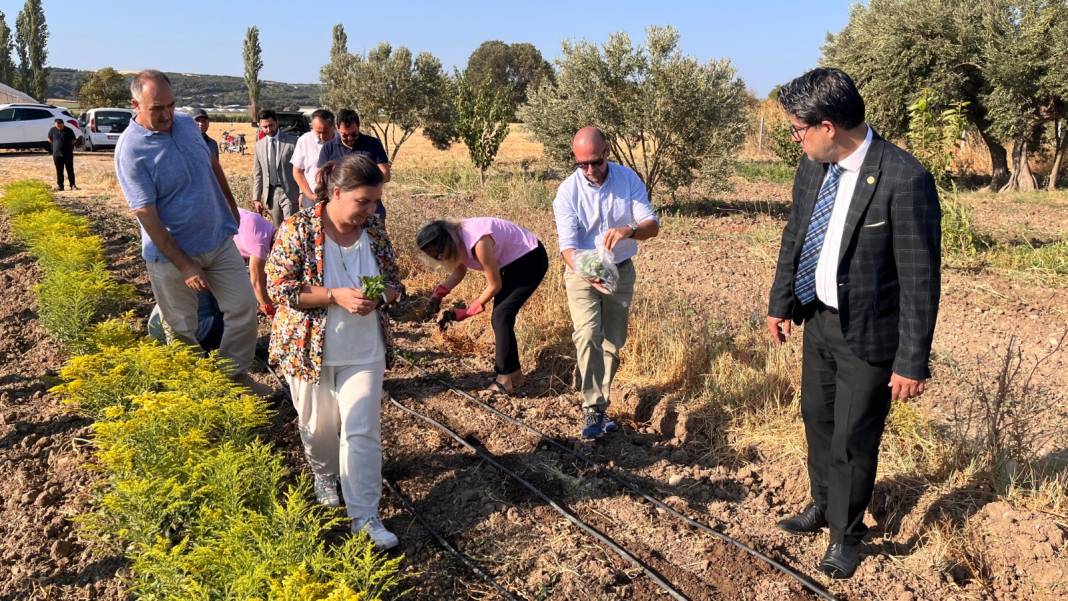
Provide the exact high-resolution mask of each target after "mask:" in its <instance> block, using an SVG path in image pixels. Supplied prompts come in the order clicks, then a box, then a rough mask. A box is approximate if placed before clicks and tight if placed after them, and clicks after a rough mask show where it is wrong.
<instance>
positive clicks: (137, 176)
mask: <svg viewBox="0 0 1068 601" xmlns="http://www.w3.org/2000/svg"><path fill="white" fill-rule="evenodd" d="M130 94H131V95H132V96H133V101H132V105H133V108H134V110H135V111H136V113H137V115H136V117H135V118H134V119H132V120H131V121H130V125H129V127H127V128H126V130H125V131H124V132H123V133H122V136H121V137H120V138H119V142H118V145H117V146H116V148H115V172H116V174H117V175H118V180H119V185H120V187H121V188H122V192H123V194H124V195H125V196H126V203H127V205H129V207H130V209H131V210H132V211H133V213H134V215H135V216H136V217H137V220H138V221H139V222H140V224H141V254H142V256H143V257H144V259H145V263H146V265H147V267H148V278H149V281H150V282H151V283H152V292H153V294H155V296H156V301H157V303H158V304H159V307H160V311H161V313H162V314H163V319H164V320H165V321H166V322H167V324H168V325H169V326H170V327H171V329H172V330H173V331H174V334H175V336H176V337H177V338H178V339H179V340H181V341H182V342H185V343H187V344H192V345H195V344H197V337H196V334H197V325H198V320H197V293H198V292H211V293H212V294H213V295H214V296H215V300H216V301H217V302H218V304H219V309H221V310H222V313H223V323H224V329H223V336H222V340H221V342H220V344H219V354H220V355H222V356H223V357H224V358H225V359H227V360H229V362H230V363H231V364H230V366H229V368H230V372H231V375H233V376H241V375H243V374H245V372H246V371H247V370H248V368H249V365H250V364H251V363H252V356H253V353H254V351H255V346H256V299H255V296H254V295H253V293H252V286H251V284H250V283H249V277H248V272H247V271H246V269H245V263H244V261H243V260H242V259H241V255H240V254H239V253H238V251H237V247H236V246H235V245H234V234H236V233H237V224H238V220H239V217H238V212H237V204H236V203H235V202H234V197H233V194H232V193H231V192H230V187H229V185H227V183H226V176H225V174H224V173H223V170H222V166H220V165H219V161H218V159H217V158H215V157H213V156H212V154H211V152H210V151H209V150H208V147H207V145H206V144H205V143H204V140H203V138H202V137H201V134H200V130H199V128H198V127H197V125H196V123H194V122H193V120H192V119H191V118H190V117H189V116H188V115H175V114H174V93H173V92H172V91H171V85H170V81H169V80H168V79H167V76H166V75H164V74H163V73H161V72H159V71H155V70H146V71H142V72H140V73H138V74H137V75H136V76H135V77H134V79H133V81H132V82H131V83H130Z"/></svg>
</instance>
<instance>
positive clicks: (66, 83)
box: [48, 67, 321, 109]
mask: <svg viewBox="0 0 1068 601" xmlns="http://www.w3.org/2000/svg"><path fill="white" fill-rule="evenodd" d="M91 73H92V71H81V70H78V69H62V68H58V67H52V68H50V69H49V72H48V97H49V98H69V99H73V98H75V96H76V95H77V91H78V88H79V86H81V85H82V82H83V81H85V78H87V77H89V75H90V74H91ZM167 77H169V78H170V80H171V83H172V84H173V85H174V93H175V95H176V96H177V103H178V105H179V106H188V105H195V106H204V107H214V106H226V105H230V104H240V105H246V104H248V90H247V89H246V88H245V80H244V79H242V78H240V77H233V76H229V75H195V74H191V73H170V72H167ZM320 87H321V86H320V85H319V84H308V83H296V84H294V83H283V82H278V81H266V82H264V84H263V91H262V92H261V94H262V99H261V101H260V102H261V104H262V105H263V106H265V107H270V108H275V109H282V108H287V107H291V106H292V107H295V106H318V104H319V89H320Z"/></svg>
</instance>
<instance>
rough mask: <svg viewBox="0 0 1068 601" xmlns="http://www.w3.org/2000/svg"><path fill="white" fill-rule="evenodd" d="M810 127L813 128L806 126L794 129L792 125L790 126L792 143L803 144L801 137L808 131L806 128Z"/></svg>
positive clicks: (803, 139) (803, 137) (803, 138)
mask: <svg viewBox="0 0 1068 601" xmlns="http://www.w3.org/2000/svg"><path fill="white" fill-rule="evenodd" d="M810 127H815V125H806V126H804V127H794V126H793V125H791V126H790V137H791V138H793V140H794V142H804V141H805V136H803V135H802V134H803V133H804V132H806V131H808V128H810Z"/></svg>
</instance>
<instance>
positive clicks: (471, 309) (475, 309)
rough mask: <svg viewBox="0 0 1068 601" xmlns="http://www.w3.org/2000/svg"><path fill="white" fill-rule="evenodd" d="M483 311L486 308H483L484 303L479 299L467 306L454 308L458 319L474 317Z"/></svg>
mask: <svg viewBox="0 0 1068 601" xmlns="http://www.w3.org/2000/svg"><path fill="white" fill-rule="evenodd" d="M483 311H485V308H483V306H482V303H480V302H478V301H475V302H473V303H471V304H470V305H469V306H468V307H467V308H463V307H460V308H458V309H453V313H454V314H455V315H456V321H463V320H465V319H467V318H468V317H474V316H475V315H478V314H479V313H481V312H483Z"/></svg>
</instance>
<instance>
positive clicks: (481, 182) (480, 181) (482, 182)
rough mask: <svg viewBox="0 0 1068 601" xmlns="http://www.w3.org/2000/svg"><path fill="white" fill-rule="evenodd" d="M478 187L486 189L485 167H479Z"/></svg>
mask: <svg viewBox="0 0 1068 601" xmlns="http://www.w3.org/2000/svg"><path fill="white" fill-rule="evenodd" d="M478 187H479V188H485V187H486V168H485V167H479V168H478Z"/></svg>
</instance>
